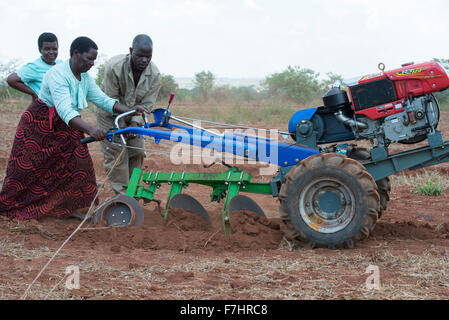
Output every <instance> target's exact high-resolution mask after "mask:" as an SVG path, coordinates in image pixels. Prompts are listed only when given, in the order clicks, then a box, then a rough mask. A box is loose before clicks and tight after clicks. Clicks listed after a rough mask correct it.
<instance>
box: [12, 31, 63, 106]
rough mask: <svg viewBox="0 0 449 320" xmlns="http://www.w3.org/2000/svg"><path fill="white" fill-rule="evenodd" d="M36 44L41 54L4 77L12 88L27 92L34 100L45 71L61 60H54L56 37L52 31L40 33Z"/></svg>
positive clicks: (56, 50)
mask: <svg viewBox="0 0 449 320" xmlns="http://www.w3.org/2000/svg"><path fill="white" fill-rule="evenodd" d="M37 44H38V48H39V52H40V53H41V56H40V57H39V58H38V59H36V60H35V61H33V62H29V63H27V64H26V65H24V66H23V67H22V68H20V69H19V70H17V71H16V72H14V73H11V74H10V75H9V76H8V78H7V79H6V81H7V82H8V84H9V85H10V86H11V87H12V88H14V89H16V90H19V91H21V92H23V93H26V94H29V95H30V96H31V98H32V101H34V100H36V99H37V97H38V95H39V91H40V89H41V84H42V79H43V77H44V75H45V73H46V72H47V71H48V70H49V69H50V68H51V67H53V66H54V65H56V64H57V63H60V62H61V60H56V58H57V57H58V39H57V38H56V36H55V35H54V34H53V33H50V32H45V33H42V34H41V35H40V36H39V39H38V40H37Z"/></svg>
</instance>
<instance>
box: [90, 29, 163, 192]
mask: <svg viewBox="0 0 449 320" xmlns="http://www.w3.org/2000/svg"><path fill="white" fill-rule="evenodd" d="M152 56H153V41H152V40H151V38H150V37H149V36H147V35H143V34H140V35H137V36H136V37H135V38H134V40H133V43H132V47H131V48H130V49H129V54H127V55H124V54H122V55H117V56H115V57H112V58H111V59H110V60H108V61H107V62H106V64H105V70H104V79H103V82H102V84H101V88H102V89H103V91H104V93H106V94H107V95H108V96H109V97H111V98H115V99H118V100H119V101H120V103H121V104H124V105H126V106H128V107H129V108H134V107H135V106H137V105H139V106H141V107H143V109H144V110H145V112H146V113H150V111H151V109H152V108H153V106H154V104H155V102H156V99H157V95H158V93H159V89H160V87H161V74H160V72H159V69H158V68H157V67H156V65H155V64H154V63H153V62H152V61H151V58H152ZM95 113H96V118H97V126H98V127H99V128H103V129H105V130H109V129H111V128H113V127H114V116H113V115H111V114H108V113H106V112H104V111H103V110H101V109H99V108H96V112H95ZM140 125H143V118H142V116H132V117H131V118H130V120H129V121H128V122H127V126H140ZM115 139H116V140H115V141H116V142H119V141H120V140H119V139H118V137H116V138H115ZM126 139H127V145H128V146H130V147H133V148H127V149H126V150H125V154H124V155H122V157H121V159H120V160H119V161H118V163H117V164H116V166H115V168H114V169H113V170H112V172H110V174H109V182H110V184H111V187H112V189H113V190H114V191H115V193H117V194H124V193H125V192H126V190H125V189H124V188H123V185H128V183H129V178H130V176H131V174H132V170H133V169H134V168H136V167H137V168H140V167H141V166H142V163H143V159H144V157H145V151H144V140H143V139H140V138H136V137H127V138H126ZM134 148H139V149H134ZM101 150H102V152H103V155H104V168H105V171H106V172H109V171H110V170H111V168H112V166H113V165H114V163H115V161H116V159H117V157H118V156H119V155H120V153H121V151H122V149H121V147H120V146H117V145H111V144H110V143H108V142H104V141H102V142H101Z"/></svg>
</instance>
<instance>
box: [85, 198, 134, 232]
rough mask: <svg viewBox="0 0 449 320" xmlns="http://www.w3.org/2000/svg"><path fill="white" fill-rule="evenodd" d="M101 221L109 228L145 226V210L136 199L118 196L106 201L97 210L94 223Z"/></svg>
mask: <svg viewBox="0 0 449 320" xmlns="http://www.w3.org/2000/svg"><path fill="white" fill-rule="evenodd" d="M101 220H104V221H106V222H107V224H108V225H109V226H119V227H127V226H141V225H142V224H143V209H142V207H141V206H140V204H139V202H137V200H136V199H134V198H131V197H129V196H125V195H118V196H114V197H111V198H109V199H108V200H106V201H105V202H104V203H103V204H102V205H101V206H100V207H99V208H98V210H97V212H96V214H95V218H94V223H95V224H97V223H98V222H100V221H101Z"/></svg>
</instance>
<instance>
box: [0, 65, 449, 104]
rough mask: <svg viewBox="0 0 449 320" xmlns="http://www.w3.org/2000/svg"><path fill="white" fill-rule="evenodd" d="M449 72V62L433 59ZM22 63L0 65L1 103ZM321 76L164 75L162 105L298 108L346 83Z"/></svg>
mask: <svg viewBox="0 0 449 320" xmlns="http://www.w3.org/2000/svg"><path fill="white" fill-rule="evenodd" d="M433 60H434V61H437V62H439V63H440V64H442V65H443V67H445V68H446V70H449V59H436V58H435V59H433ZM18 65H19V60H18V59H12V60H10V61H8V62H6V63H0V101H1V100H3V99H6V98H14V97H17V96H20V93H18V91H16V90H10V89H8V85H7V84H6V81H5V80H6V77H7V76H8V75H9V74H10V73H12V72H14V71H15V70H17V68H18ZM319 76H320V73H318V72H316V71H314V70H312V69H308V68H301V67H300V66H288V67H287V68H286V69H285V70H283V71H281V72H278V73H273V74H271V75H269V76H267V77H265V79H264V80H263V81H262V82H261V85H260V87H258V88H256V87H255V86H253V85H252V86H238V87H231V86H229V85H217V81H216V80H217V78H216V75H215V74H213V73H212V72H211V71H209V70H205V71H201V72H198V73H196V74H195V75H194V81H193V85H194V86H193V88H192V89H186V88H180V87H179V85H178V83H177V82H176V80H175V78H174V76H172V75H167V74H162V86H161V90H160V92H159V97H158V101H159V102H165V101H167V99H168V97H169V96H170V93H171V92H174V93H175V94H176V100H177V101H179V102H192V103H210V102H212V103H213V102H215V103H235V102H238V103H257V102H260V101H262V100H267V99H273V100H277V101H285V102H291V103H296V104H307V103H310V102H313V101H319V100H321V97H322V96H323V95H324V94H325V93H326V91H327V90H328V89H329V86H330V85H332V84H333V83H334V82H335V81H337V80H339V81H342V80H343V79H342V76H341V75H339V74H334V73H331V72H329V73H327V74H326V78H324V79H320V78H319ZM103 77H104V64H100V66H99V67H98V73H97V77H96V82H97V84H100V83H101V82H102V80H103ZM435 95H436V97H437V99H438V100H439V102H441V103H443V104H445V105H447V104H449V89H448V90H445V91H443V92H438V93H436V94H435Z"/></svg>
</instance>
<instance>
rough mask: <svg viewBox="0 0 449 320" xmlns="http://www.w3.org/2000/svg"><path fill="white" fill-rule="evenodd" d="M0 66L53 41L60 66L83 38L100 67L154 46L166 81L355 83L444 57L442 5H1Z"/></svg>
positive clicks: (446, 23) (416, 0)
mask: <svg viewBox="0 0 449 320" xmlns="http://www.w3.org/2000/svg"><path fill="white" fill-rule="evenodd" d="M0 28H1V29H0V39H1V43H2V45H1V46H0V61H3V62H4V61H8V60H9V59H13V58H15V59H20V62H21V63H22V64H24V63H26V62H27V61H31V60H34V59H36V58H37V57H39V52H38V49H37V38H38V37H39V35H40V34H41V33H42V32H53V33H55V34H56V35H57V37H58V39H59V58H61V59H63V60H65V59H68V58H69V48H70V44H71V42H72V41H73V40H74V39H75V38H76V37H78V36H88V37H90V38H91V39H93V40H94V41H95V42H96V43H97V45H98V47H99V59H98V60H99V62H101V61H102V60H104V59H106V58H110V57H112V56H114V55H117V54H125V53H128V52H129V47H130V46H131V42H132V39H133V38H134V36H135V35H137V34H141V33H144V34H148V35H149V36H150V37H151V38H152V39H153V43H154V52H153V61H154V63H155V64H156V65H157V66H158V68H159V69H160V71H161V72H162V73H163V74H169V75H173V76H175V77H193V76H194V74H195V73H197V72H200V71H203V70H210V71H211V72H212V73H214V75H216V77H229V78H265V77H266V76H268V75H270V74H273V73H276V72H282V71H283V70H285V69H286V68H287V66H289V65H291V66H300V67H302V68H308V69H312V70H314V71H316V72H319V73H320V74H321V76H322V77H324V76H325V75H326V73H328V72H332V73H335V74H339V75H342V76H343V77H344V78H352V77H356V76H359V75H365V74H370V73H375V72H377V71H378V69H377V66H378V64H379V62H383V63H384V64H385V65H386V69H387V70H388V69H395V68H398V67H400V66H401V64H402V63H405V62H410V61H415V62H423V61H428V60H431V59H432V58H446V59H447V58H449V32H448V31H449V1H447V0H408V1H403V0H376V1H373V0H370V1H368V0H338V1H331V0H309V1H302V0H126V1H125V0H98V1H95V0H77V1H66V0H51V1H50V0H0Z"/></svg>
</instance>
